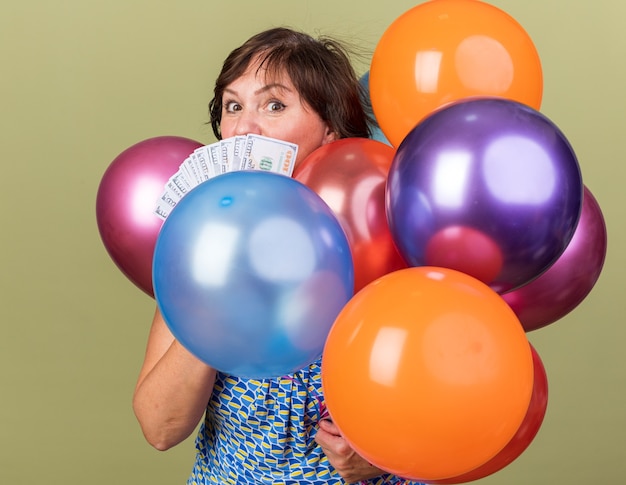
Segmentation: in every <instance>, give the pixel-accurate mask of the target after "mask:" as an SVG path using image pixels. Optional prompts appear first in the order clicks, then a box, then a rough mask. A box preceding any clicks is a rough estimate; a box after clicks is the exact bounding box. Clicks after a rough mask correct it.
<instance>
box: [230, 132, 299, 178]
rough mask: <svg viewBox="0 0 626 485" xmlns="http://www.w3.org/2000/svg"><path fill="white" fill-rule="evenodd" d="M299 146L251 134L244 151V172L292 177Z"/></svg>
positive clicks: (247, 138)
mask: <svg viewBox="0 0 626 485" xmlns="http://www.w3.org/2000/svg"><path fill="white" fill-rule="evenodd" d="M297 154H298V145H296V144H295V143H289V142H286V141H283V140H278V139H276V138H269V137H266V136H262V135H255V134H249V135H247V136H246V143H245V146H244V151H243V164H242V165H243V169H244V170H266V171H269V172H275V173H280V174H283V175H287V176H289V177H290V176H291V174H292V173H293V167H294V164H295V161H296V155H297Z"/></svg>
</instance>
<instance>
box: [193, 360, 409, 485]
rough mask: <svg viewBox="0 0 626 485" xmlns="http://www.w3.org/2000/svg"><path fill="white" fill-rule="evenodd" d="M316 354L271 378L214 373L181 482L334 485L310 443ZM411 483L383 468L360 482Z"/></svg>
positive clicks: (315, 413)
mask: <svg viewBox="0 0 626 485" xmlns="http://www.w3.org/2000/svg"><path fill="white" fill-rule="evenodd" d="M321 387H322V378H321V368H320V361H319V360H318V361H316V362H314V363H313V364H311V365H310V366H308V367H306V368H304V369H302V370H300V371H298V372H296V373H295V374H292V375H289V376H285V377H280V378H277V379H262V380H254V379H240V378H237V377H234V376H229V375H224V374H221V373H218V375H217V380H216V382H215V388H214V390H213V394H212V396H211V399H210V401H209V404H208V406H207V412H206V418H205V420H204V422H203V423H202V425H201V427H200V431H199V433H198V437H197V439H196V448H197V451H198V453H197V456H196V462H195V464H194V467H193V470H192V473H191V476H190V477H189V480H188V481H187V485H206V484H220V485H227V484H228V485H246V484H255V485H256V484H272V485H296V484H298V485H301V484H307V485H341V484H343V483H344V482H343V480H342V479H341V477H340V476H339V474H338V473H337V472H336V471H335V470H334V469H333V468H332V466H331V465H330V463H329V462H328V459H327V458H326V456H325V455H324V452H323V451H322V449H321V448H320V447H319V446H318V445H317V444H316V443H315V439H314V437H315V433H316V432H317V423H318V421H319V420H320V419H322V418H323V417H325V412H324V404H323V402H322V398H321V396H322V394H321ZM361 483H364V484H365V483H367V484H372V485H383V484H384V485H399V484H403V485H404V484H407V485H408V484H409V483H410V482H408V481H405V480H403V479H400V478H398V477H394V476H392V475H382V476H381V477H379V478H375V479H372V480H369V481H365V482H361Z"/></svg>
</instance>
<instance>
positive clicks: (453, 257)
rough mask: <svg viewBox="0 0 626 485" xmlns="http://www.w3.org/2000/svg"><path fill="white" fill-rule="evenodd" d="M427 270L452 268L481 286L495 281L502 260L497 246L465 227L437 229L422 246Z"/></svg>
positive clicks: (472, 229) (476, 231) (477, 232)
mask: <svg viewBox="0 0 626 485" xmlns="http://www.w3.org/2000/svg"><path fill="white" fill-rule="evenodd" d="M424 259H425V261H426V265H427V266H440V267H443V268H454V269H456V270H458V271H462V272H463V273H467V274H468V275H471V276H473V277H474V278H478V279H479V280H480V281H482V282H483V283H485V284H489V283H491V282H492V281H494V280H495V279H496V277H497V276H498V274H500V271H501V270H502V264H503V262H504V256H503V254H502V249H501V248H500V246H498V244H497V243H496V242H495V241H494V240H493V239H492V238H490V237H489V236H488V235H487V234H485V233H484V232H481V231H479V230H478V229H474V228H472V227H468V226H462V225H452V226H448V227H445V228H443V229H440V230H439V231H437V232H436V233H435V234H434V235H433V236H432V238H431V239H430V240H429V241H428V243H427V244H426V253H425V255H424Z"/></svg>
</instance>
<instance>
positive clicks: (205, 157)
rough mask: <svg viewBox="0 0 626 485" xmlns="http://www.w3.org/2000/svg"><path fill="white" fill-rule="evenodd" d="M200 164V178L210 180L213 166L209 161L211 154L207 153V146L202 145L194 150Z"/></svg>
mask: <svg viewBox="0 0 626 485" xmlns="http://www.w3.org/2000/svg"><path fill="white" fill-rule="evenodd" d="M193 153H194V155H195V156H196V160H197V161H198V165H199V167H200V178H201V179H202V181H203V182H204V181H206V180H209V179H210V178H211V177H213V175H214V173H213V167H212V166H211V164H210V163H209V154H208V153H207V149H206V146H202V147H200V148H198V149H196V150H195V151H194V152H193Z"/></svg>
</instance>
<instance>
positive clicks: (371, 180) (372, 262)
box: [293, 138, 407, 292]
mask: <svg viewBox="0 0 626 485" xmlns="http://www.w3.org/2000/svg"><path fill="white" fill-rule="evenodd" d="M395 153H396V151H395V150H394V149H393V148H392V147H390V146H389V145H387V144H386V143H382V142H380V141H376V140H371V139H368V138H344V139H342V140H337V141H335V142H333V143H327V144H326V145H323V146H321V147H320V148H318V149H317V150H314V151H313V152H312V153H311V154H310V155H309V156H308V157H306V158H305V159H304V160H303V161H302V163H300V164H299V165H298V166H297V167H296V168H295V170H294V172H293V178H294V179H296V180H298V181H299V182H302V183H303V184H305V185H306V186H308V187H309V188H310V189H312V190H313V191H314V192H316V193H317V194H318V195H319V196H320V197H321V198H322V199H323V200H324V202H326V204H328V206H329V207H330V208H331V209H332V211H333V213H334V214H335V215H336V216H337V219H338V220H339V223H340V224H341V227H342V228H343V230H344V231H345V233H346V236H347V238H348V242H349V243H350V250H351V252H352V261H353V263H354V291H355V292H357V291H359V290H360V289H361V288H363V287H364V286H365V285H367V284H368V283H371V282H372V281H374V280H375V279H377V278H379V277H381V276H383V275H385V274H387V273H390V272H392V271H396V270H398V269H402V268H406V267H407V263H406V262H405V261H404V259H403V258H402V256H400V253H399V252H398V250H397V249H396V246H395V243H394V241H393V237H392V236H391V232H390V230H389V224H388V223H387V215H386V213H385V186H386V184H387V174H388V173H389V167H390V166H391V163H392V162H393V157H394V155H395Z"/></svg>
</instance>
